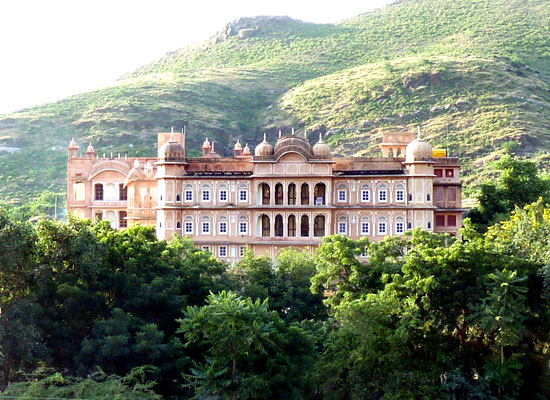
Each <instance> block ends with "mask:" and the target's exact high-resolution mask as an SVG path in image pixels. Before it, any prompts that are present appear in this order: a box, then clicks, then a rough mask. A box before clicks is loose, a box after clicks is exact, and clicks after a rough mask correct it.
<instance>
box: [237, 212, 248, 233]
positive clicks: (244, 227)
mask: <svg viewBox="0 0 550 400" xmlns="http://www.w3.org/2000/svg"><path fill="white" fill-rule="evenodd" d="M239 234H240V235H246V234H248V217H247V216H246V215H241V217H240V218H239Z"/></svg>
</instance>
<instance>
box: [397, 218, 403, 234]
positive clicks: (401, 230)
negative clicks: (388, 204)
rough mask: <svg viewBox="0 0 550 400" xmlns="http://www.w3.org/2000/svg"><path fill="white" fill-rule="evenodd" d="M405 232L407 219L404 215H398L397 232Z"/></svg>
mask: <svg viewBox="0 0 550 400" xmlns="http://www.w3.org/2000/svg"><path fill="white" fill-rule="evenodd" d="M403 233H405V219H404V218H403V217H397V218H396V219H395V234H396V235H402V234H403Z"/></svg>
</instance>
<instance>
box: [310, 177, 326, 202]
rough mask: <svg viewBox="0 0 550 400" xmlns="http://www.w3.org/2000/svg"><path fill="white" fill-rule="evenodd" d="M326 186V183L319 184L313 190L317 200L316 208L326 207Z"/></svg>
mask: <svg viewBox="0 0 550 400" xmlns="http://www.w3.org/2000/svg"><path fill="white" fill-rule="evenodd" d="M325 192H326V186H325V184H324V183H321V182H319V183H318V184H316V185H315V187H314V188H313V198H314V199H315V205H316V206H324V205H325V204H326V202H325Z"/></svg>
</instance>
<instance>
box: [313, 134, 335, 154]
mask: <svg viewBox="0 0 550 400" xmlns="http://www.w3.org/2000/svg"><path fill="white" fill-rule="evenodd" d="M330 153H331V151H330V147H329V145H328V144H326V143H325V141H324V140H323V136H322V135H321V133H319V141H318V142H317V143H315V145H314V146H313V155H316V156H330Z"/></svg>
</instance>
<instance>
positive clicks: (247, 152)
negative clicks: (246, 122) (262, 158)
mask: <svg viewBox="0 0 550 400" xmlns="http://www.w3.org/2000/svg"><path fill="white" fill-rule="evenodd" d="M251 155H252V152H251V151H250V147H248V143H247V144H246V145H245V146H244V149H243V156H251Z"/></svg>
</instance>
